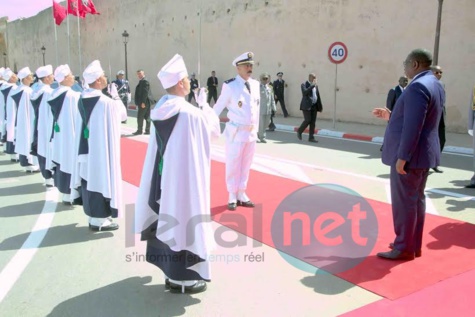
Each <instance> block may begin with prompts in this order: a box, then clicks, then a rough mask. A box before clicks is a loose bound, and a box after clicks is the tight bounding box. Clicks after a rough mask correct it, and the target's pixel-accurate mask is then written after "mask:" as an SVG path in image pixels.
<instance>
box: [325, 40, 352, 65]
mask: <svg viewBox="0 0 475 317" xmlns="http://www.w3.org/2000/svg"><path fill="white" fill-rule="evenodd" d="M347 56H348V49H347V48H346V45H345V44H344V43H342V42H335V43H333V44H332V45H330V48H329V49H328V58H329V59H330V61H331V62H332V63H334V64H341V63H343V62H344V61H345V59H346V57H347Z"/></svg>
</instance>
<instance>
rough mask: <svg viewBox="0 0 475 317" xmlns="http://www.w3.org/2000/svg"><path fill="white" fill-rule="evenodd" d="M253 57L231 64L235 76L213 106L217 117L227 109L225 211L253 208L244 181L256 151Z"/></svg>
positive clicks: (256, 86)
mask: <svg viewBox="0 0 475 317" xmlns="http://www.w3.org/2000/svg"><path fill="white" fill-rule="evenodd" d="M253 64H254V61H253V53H251V52H246V53H244V54H241V55H240V56H238V57H237V58H236V59H234V61H233V66H235V67H236V70H237V73H238V74H237V76H236V77H234V78H232V79H229V80H227V81H225V82H224V83H223V87H222V89H221V95H220V96H219V98H218V101H217V102H216V104H215V105H214V111H215V112H216V114H217V115H218V116H219V115H220V113H221V112H222V111H223V109H224V108H227V109H228V113H227V117H228V119H229V122H228V123H226V128H225V130H224V136H225V138H226V186H227V190H228V192H229V199H228V209H229V210H235V209H236V207H237V206H243V207H254V203H253V202H252V201H251V200H250V199H249V197H248V196H247V195H246V188H247V181H248V179H249V171H250V169H251V163H252V159H253V157H254V151H255V147H256V140H257V131H258V128H259V101H260V87H259V85H260V84H259V82H258V81H257V80H254V79H252V78H251V75H252V68H253Z"/></svg>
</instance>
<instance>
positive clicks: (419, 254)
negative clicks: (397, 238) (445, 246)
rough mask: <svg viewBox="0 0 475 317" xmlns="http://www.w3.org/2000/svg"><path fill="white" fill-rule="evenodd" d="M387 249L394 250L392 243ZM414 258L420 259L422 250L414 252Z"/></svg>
mask: <svg viewBox="0 0 475 317" xmlns="http://www.w3.org/2000/svg"><path fill="white" fill-rule="evenodd" d="M389 248H390V249H391V250H392V249H394V243H392V242H391V243H390V244H389ZM414 256H415V257H416V258H420V257H421V256H422V250H417V251H415V252H414Z"/></svg>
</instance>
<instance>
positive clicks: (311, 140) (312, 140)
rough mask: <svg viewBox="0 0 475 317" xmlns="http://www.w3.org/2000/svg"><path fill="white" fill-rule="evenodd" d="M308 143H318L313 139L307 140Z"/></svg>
mask: <svg viewBox="0 0 475 317" xmlns="http://www.w3.org/2000/svg"><path fill="white" fill-rule="evenodd" d="M308 142H313V143H318V141H317V140H315V139H309V140H308Z"/></svg>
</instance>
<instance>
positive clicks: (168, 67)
mask: <svg viewBox="0 0 475 317" xmlns="http://www.w3.org/2000/svg"><path fill="white" fill-rule="evenodd" d="M187 76H188V71H187V70H186V66H185V62H184V61H183V57H181V56H180V55H178V54H175V56H173V58H172V59H171V60H170V61H169V62H168V63H166V64H165V66H163V67H162V69H160V72H158V74H157V77H158V79H160V82H161V83H162V86H163V88H165V89H168V88H170V87H173V86H175V85H176V84H177V83H178V82H179V81H180V80H182V79H183V78H185V77H187Z"/></svg>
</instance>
